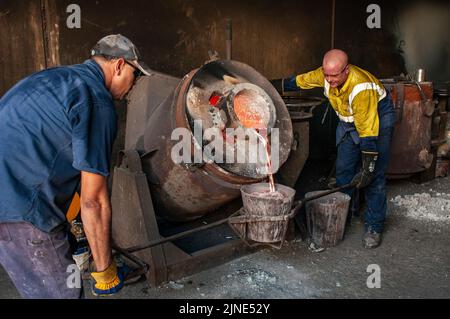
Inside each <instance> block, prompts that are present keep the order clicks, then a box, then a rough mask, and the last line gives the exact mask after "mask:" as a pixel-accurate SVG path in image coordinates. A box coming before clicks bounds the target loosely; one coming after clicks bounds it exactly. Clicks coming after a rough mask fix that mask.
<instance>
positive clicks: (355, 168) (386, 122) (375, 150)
mask: <svg viewBox="0 0 450 319" xmlns="http://www.w3.org/2000/svg"><path fill="white" fill-rule="evenodd" d="M271 82H272V84H273V85H274V86H275V88H277V90H278V91H279V92H280V93H284V92H285V91H294V90H302V89H312V88H317V87H323V88H324V95H325V96H326V97H327V98H328V100H329V102H330V104H331V106H332V107H333V109H334V111H335V112H336V114H337V116H338V117H339V124H338V127H337V130H336V145H337V159H336V182H337V184H338V185H339V186H340V185H345V184H348V183H350V182H354V183H355V184H356V185H357V187H358V188H364V194H365V198H366V202H367V209H366V211H365V233H364V236H363V245H364V247H366V248H375V247H378V246H379V245H380V243H381V233H382V231H383V225H384V220H385V216H386V210H387V209H386V208H387V203H386V189H385V184H386V179H385V172H386V169H387V167H388V162H389V148H390V142H391V138H392V133H393V127H394V125H395V121H396V113H395V109H394V105H393V103H392V100H391V98H390V95H389V93H388V92H387V91H386V89H385V88H384V87H383V85H382V84H381V82H380V81H379V80H378V79H377V78H376V77H375V76H373V75H372V74H371V73H370V72H368V71H366V70H363V69H361V68H359V67H357V66H355V65H352V64H349V62H348V56H347V54H346V53H345V52H344V51H342V50H337V49H334V50H331V51H328V52H327V53H326V54H325V55H324V58H323V63H322V66H321V67H319V68H317V69H316V70H313V71H311V72H307V73H304V74H300V75H297V76H293V77H290V78H284V79H278V80H272V81H271ZM347 193H348V194H349V195H353V193H354V190H353V189H352V190H348V191H347Z"/></svg>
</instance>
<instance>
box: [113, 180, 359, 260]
mask: <svg viewBox="0 0 450 319" xmlns="http://www.w3.org/2000/svg"><path fill="white" fill-rule="evenodd" d="M352 186H355V184H354V183H353V184H352V183H350V184H347V185H343V186H340V187H336V188H333V189H330V190H328V191H324V192H322V193H320V194H318V195H314V196H311V197H308V198H305V199H303V200H300V201H296V202H294V205H295V208H294V210H295V213H294V215H295V214H297V213H298V211H299V210H300V208H301V207H302V206H303V205H304V204H305V203H306V202H308V201H311V200H314V199H317V198H320V197H324V196H326V195H329V194H332V193H336V192H339V191H341V190H343V189H345V188H348V187H352ZM227 222H228V218H224V219H221V220H218V221H216V222H213V223H211V224H208V225H204V226H200V227H198V228H194V229H191V230H188V231H185V232H181V233H178V234H176V235H172V236H169V237H164V238H161V239H158V240H154V241H151V242H149V243H147V244H144V245H137V246H132V247H128V248H126V249H122V248H118V247H113V248H114V249H115V250H117V251H118V252H119V253H123V255H124V256H125V257H127V258H129V259H131V260H132V261H135V260H133V259H132V258H133V257H134V256H133V255H131V254H130V253H133V252H136V251H140V250H143V249H147V248H151V247H154V246H157V245H161V244H164V243H167V242H171V241H175V240H177V239H181V238H184V237H187V236H189V235H192V234H195V233H198V232H200V231H203V230H207V229H210V228H214V227H217V226H220V225H222V224H225V223H227ZM116 248H117V249H116ZM136 263H137V262H136ZM138 264H139V263H138Z"/></svg>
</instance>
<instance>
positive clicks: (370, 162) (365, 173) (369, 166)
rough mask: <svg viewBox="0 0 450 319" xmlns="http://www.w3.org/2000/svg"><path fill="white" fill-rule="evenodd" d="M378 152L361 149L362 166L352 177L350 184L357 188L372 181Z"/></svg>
mask: <svg viewBox="0 0 450 319" xmlns="http://www.w3.org/2000/svg"><path fill="white" fill-rule="evenodd" d="M377 158H378V152H366V151H363V152H362V155H361V160H362V167H361V170H360V171H359V173H358V174H356V175H355V177H353V180H352V184H356V185H355V186H356V187H357V188H362V187H366V186H367V185H369V184H370V182H371V181H372V178H373V175H374V172H375V164H376V162H377Z"/></svg>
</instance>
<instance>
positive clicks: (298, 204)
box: [293, 183, 356, 216]
mask: <svg viewBox="0 0 450 319" xmlns="http://www.w3.org/2000/svg"><path fill="white" fill-rule="evenodd" d="M354 186H356V183H350V184H346V185H342V186H339V187H335V188H333V189H330V190H328V191H323V192H321V193H320V194H317V195H314V196H311V197H307V198H304V199H302V200H298V201H295V202H294V206H295V208H294V214H293V215H294V216H295V215H297V213H298V212H299V211H300V208H302V207H303V205H304V204H305V203H306V202H309V201H312V200H315V199H318V198H321V197H324V196H327V195H330V194H333V193H337V192H339V191H341V190H343V189H346V188H350V187H354Z"/></svg>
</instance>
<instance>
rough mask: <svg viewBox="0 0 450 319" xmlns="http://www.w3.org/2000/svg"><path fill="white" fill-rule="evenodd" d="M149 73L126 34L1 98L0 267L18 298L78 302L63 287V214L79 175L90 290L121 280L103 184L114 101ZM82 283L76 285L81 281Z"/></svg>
mask: <svg viewBox="0 0 450 319" xmlns="http://www.w3.org/2000/svg"><path fill="white" fill-rule="evenodd" d="M141 72H142V73H144V74H147V75H148V72H147V71H146V70H145V67H143V64H142V62H140V61H139V56H138V52H137V49H136V48H135V46H134V45H133V43H132V42H131V41H130V40H129V39H127V38H126V37H124V36H122V35H120V34H118V35H109V36H106V37H104V38H102V39H101V40H100V41H99V42H98V43H97V44H96V45H95V46H94V48H93V49H92V51H91V59H89V60H87V61H85V62H84V63H83V64H78V65H71V66H63V67H56V68H51V69H48V70H44V71H41V72H37V73H35V74H32V75H30V76H29V77H27V78H25V79H23V80H22V81H20V82H19V83H17V84H16V85H15V86H14V87H13V88H12V89H10V90H9V91H8V92H7V93H6V94H5V95H4V96H3V97H2V98H1V99H0V264H1V265H2V266H3V267H4V268H5V270H6V272H7V273H8V274H9V276H10V277H11V279H12V281H13V283H14V285H15V286H16V288H17V289H18V291H19V293H20V294H21V295H22V297H24V298H78V297H80V296H81V294H82V288H81V287H73V285H68V277H69V276H70V275H71V273H70V272H67V270H68V267H69V265H72V264H74V261H73V260H72V259H71V252H70V245H69V242H68V227H67V226H68V223H67V221H66V215H65V213H66V211H67V210H68V207H69V204H70V202H71V199H72V197H73V195H74V193H75V191H76V190H77V187H78V186H79V185H80V180H81V196H80V203H81V218H82V220H83V225H84V231H85V233H86V236H87V239H88V242H89V246H90V248H91V251H92V257H93V259H94V263H95V267H96V271H95V272H92V273H91V274H92V277H93V278H94V280H95V285H94V287H93V292H94V294H97V295H108V294H112V293H115V292H117V291H119V290H120V288H121V287H122V286H123V271H122V268H121V267H117V265H116V263H115V261H114V259H113V257H112V253H111V246H110V232H111V205H110V199H109V192H108V187H107V176H108V175H109V167H110V157H111V149H112V145H113V142H114V139H115V137H116V132H117V117H116V113H115V109H114V104H113V99H115V100H119V99H122V98H123V97H124V96H125V95H126V94H127V93H128V91H129V90H130V89H131V87H132V86H133V84H134V82H135V78H136V76H138V75H139V74H140V73H141ZM78 282H80V281H78Z"/></svg>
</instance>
